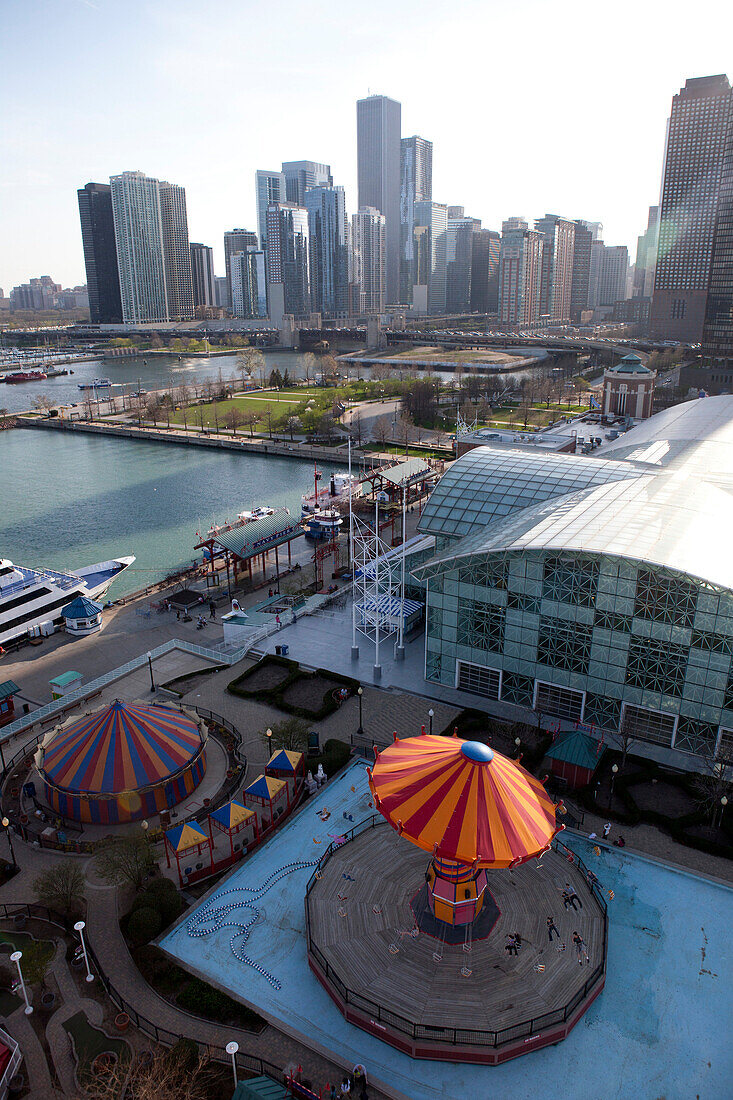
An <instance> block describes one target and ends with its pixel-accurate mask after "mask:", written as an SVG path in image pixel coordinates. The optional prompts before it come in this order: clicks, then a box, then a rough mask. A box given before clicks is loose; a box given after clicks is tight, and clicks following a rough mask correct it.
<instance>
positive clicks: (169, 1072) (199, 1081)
mask: <svg viewBox="0 0 733 1100" xmlns="http://www.w3.org/2000/svg"><path fill="white" fill-rule="evenodd" d="M184 1044H185V1046H188V1045H189V1044H190V1046H191V1055H190V1057H187V1056H186V1055H187V1054H188V1051H187V1050H186V1049H185V1047H184ZM182 1047H184V1049H180V1048H182ZM212 1070H213V1064H212V1063H211V1062H210V1061H209V1060H208V1059H205V1058H203V1057H202V1056H200V1055H199V1054H198V1051H197V1049H196V1044H195V1043H194V1042H193V1040H188V1039H187V1040H179V1042H178V1043H177V1044H176V1045H175V1046H173V1047H172V1048H171V1049H170V1050H166V1049H165V1048H163V1047H157V1048H156V1049H155V1050H154V1052H153V1057H152V1060H151V1061H148V1062H144V1061H142V1060H139V1059H135V1061H134V1062H133V1063H132V1066H131V1065H130V1060H129V1059H128V1058H120V1059H118V1061H117V1062H115V1064H114V1065H110V1066H109V1067H107V1069H106V1072H105V1073H103V1074H91V1073H90V1074H85V1075H84V1077H83V1080H82V1081H81V1082H80V1084H79V1092H78V1093H77V1094H76V1097H75V1100H120V1097H122V1096H127V1097H134V1100H208V1098H209V1097H210V1096H212V1095H213V1088H216V1094H217V1095H221V1092H220V1090H221V1087H222V1086H221V1081H220V1079H219V1074H218V1073H217V1071H216V1070H214V1072H213V1073H212ZM226 1071H227V1080H229V1077H231V1067H230V1066H227V1067H226ZM217 1086H218V1087H217ZM229 1092H231V1085H230V1086H229Z"/></svg>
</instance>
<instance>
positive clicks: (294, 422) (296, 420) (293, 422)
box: [287, 416, 303, 443]
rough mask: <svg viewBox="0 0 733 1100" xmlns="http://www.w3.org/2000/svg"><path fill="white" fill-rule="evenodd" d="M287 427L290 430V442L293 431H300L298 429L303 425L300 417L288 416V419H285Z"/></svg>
mask: <svg viewBox="0 0 733 1100" xmlns="http://www.w3.org/2000/svg"><path fill="white" fill-rule="evenodd" d="M287 427H288V431H289V432H290V442H291V443H292V441H293V433H294V432H297V431H300V429H301V428H302V427H303V425H302V424H301V422H300V417H299V416H289V417H288V419H287Z"/></svg>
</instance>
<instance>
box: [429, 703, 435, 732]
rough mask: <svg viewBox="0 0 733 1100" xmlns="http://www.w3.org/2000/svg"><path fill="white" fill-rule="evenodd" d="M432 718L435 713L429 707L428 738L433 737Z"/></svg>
mask: <svg viewBox="0 0 733 1100" xmlns="http://www.w3.org/2000/svg"><path fill="white" fill-rule="evenodd" d="M434 716H435V711H434V710H433V708H432V707H431V708H430V710H429V711H428V718H429V719H430V736H431V737H432V735H433V718H434Z"/></svg>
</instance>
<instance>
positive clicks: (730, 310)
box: [702, 111, 733, 368]
mask: <svg viewBox="0 0 733 1100" xmlns="http://www.w3.org/2000/svg"><path fill="white" fill-rule="evenodd" d="M702 343H703V352H704V354H705V355H707V356H710V358H711V359H712V360H713V362H715V363H720V364H721V365H725V366H726V367H728V368H729V367H733V111H731V113H730V117H729V119H728V133H727V136H726V141H725V152H724V154H723V172H722V177H721V180H720V196H719V198H718V217H717V220H716V222H715V237H714V244H713V262H712V267H711V269H710V286H709V288H708V301H707V309H706V311H705V327H704V328H703V337H702Z"/></svg>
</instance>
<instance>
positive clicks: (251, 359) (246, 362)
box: [237, 347, 265, 388]
mask: <svg viewBox="0 0 733 1100" xmlns="http://www.w3.org/2000/svg"><path fill="white" fill-rule="evenodd" d="M264 369H265V357H264V355H263V354H262V352H261V351H260V350H259V348H252V347H249V348H241V349H240V350H239V351H238V352H237V372H238V373H239V376H240V378H241V379H242V388H244V387H245V385H246V384H248V383H250V382H251V381H252V378H253V376H254V375H256V374H258V373H259V372H260V371H263V370H264Z"/></svg>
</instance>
